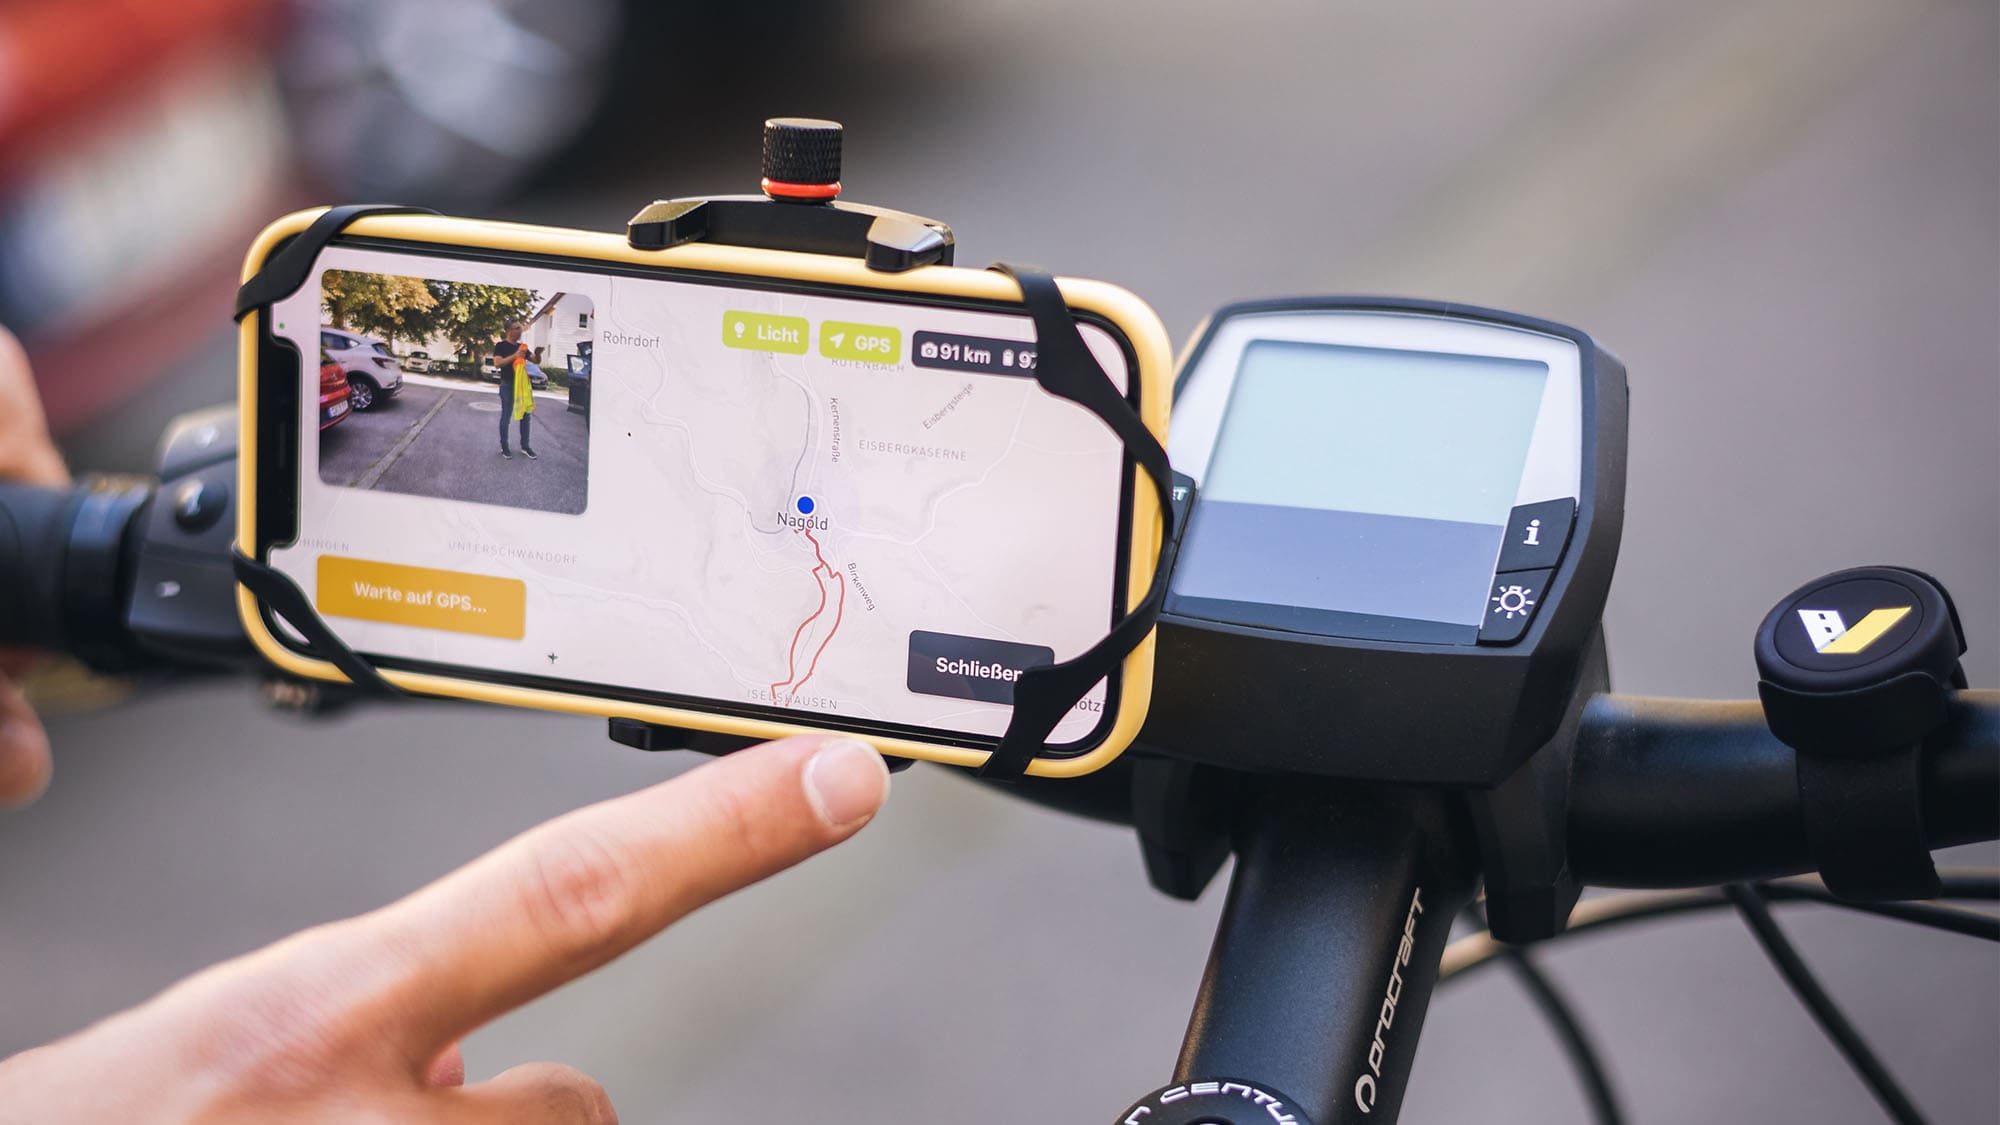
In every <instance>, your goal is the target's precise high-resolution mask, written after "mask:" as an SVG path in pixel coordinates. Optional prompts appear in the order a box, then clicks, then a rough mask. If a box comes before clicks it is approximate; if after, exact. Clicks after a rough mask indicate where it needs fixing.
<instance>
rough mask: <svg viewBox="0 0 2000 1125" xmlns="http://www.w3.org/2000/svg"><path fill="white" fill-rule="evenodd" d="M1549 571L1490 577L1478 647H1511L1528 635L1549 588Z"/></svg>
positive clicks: (1509, 573)
mask: <svg viewBox="0 0 2000 1125" xmlns="http://www.w3.org/2000/svg"><path fill="white" fill-rule="evenodd" d="M1554 573H1555V571H1554V569H1549V570H1513V571H1508V572H1506V573H1504V574H1499V575H1496V576H1495V577H1494V580H1493V589H1492V592H1491V593H1490V594H1489V595H1488V596H1487V598H1486V620H1485V621H1484V622H1483V623H1482V624H1481V625H1480V626H1479V643H1480V644H1483V645H1505V644H1513V643H1514V642H1515V641H1518V640H1520V639H1521V637H1522V635H1523V634H1525V633H1526V632H1527V631H1528V623H1529V622H1530V621H1532V620H1533V619H1534V616H1535V608H1536V607H1537V606H1539V605H1540V604H1541V601H1542V594H1543V593H1544V592H1546V591H1547V590H1548V588H1549V576H1550V575H1552V574H1554Z"/></svg>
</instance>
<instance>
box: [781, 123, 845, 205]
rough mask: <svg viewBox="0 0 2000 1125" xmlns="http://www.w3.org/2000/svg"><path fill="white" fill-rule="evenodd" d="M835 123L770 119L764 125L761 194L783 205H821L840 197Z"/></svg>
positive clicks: (838, 135)
mask: <svg viewBox="0 0 2000 1125" xmlns="http://www.w3.org/2000/svg"><path fill="white" fill-rule="evenodd" d="M840 138H841V127H840V122H838V121H823V120H821V119H819V118H815V117H773V118H771V119H770V120H768V121H766V122H764V194H765V195H767V196H770V197H771V198H772V199H775V200H778V201H780V202H784V203H824V202H826V201H827V200H830V199H835V198H838V197H839V195H840Z"/></svg>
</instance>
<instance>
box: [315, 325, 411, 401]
mask: <svg viewBox="0 0 2000 1125" xmlns="http://www.w3.org/2000/svg"><path fill="white" fill-rule="evenodd" d="M319 346H320V350H322V351H324V352H325V353H326V354H327V356H328V358H330V359H332V360H333V362H335V363H338V364H339V365H340V370H341V373H342V374H344V375H346V376H347V402H348V405H350V406H352V407H353V408H354V409H356V410H360V411H368V410H372V409H374V408H375V407H376V406H377V405H379V404H380V403H381V402H382V401H383V400H384V399H387V398H390V397H392V396H394V395H395V393H396V392H397V391H399V390H402V389H403V368H402V366H401V364H399V363H398V362H397V361H396V355H395V353H394V352H392V351H390V350H389V345H387V344H385V343H383V342H382V341H380V340H377V339H376V338H375V337H373V336H363V335H361V334H360V333H359V332H350V331H348V330H347V329H345V328H334V327H331V326H328V325H321V326H320V330H319Z"/></svg>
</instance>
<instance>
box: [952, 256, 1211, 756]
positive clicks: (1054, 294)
mask: <svg viewBox="0 0 2000 1125" xmlns="http://www.w3.org/2000/svg"><path fill="white" fill-rule="evenodd" d="M991 268H992V269H994V270H997V271H998V272H1000V273H1004V274H1006V275H1007V276H1008V277H1011V278H1013V279H1014V281H1015V283H1016V284H1018V285H1019V286H1020V287H1021V303H1022V304H1023V305H1025V306H1026V307H1027V310H1028V316H1029V317H1030V318H1032V319H1033V321H1034V323H1035V346H1036V353H1037V354H1036V358H1035V381H1036V382H1038V383H1040V384H1041V386H1042V389H1043V390H1045V391H1047V392H1049V393H1050V394H1052V395H1055V396H1057V397H1058V398H1064V399H1068V400H1069V401H1071V402H1074V403H1076V404H1077V405H1079V406H1081V407H1083V408H1084V409H1086V410H1089V411H1090V412H1091V413H1093V414H1095V415H1097V416H1098V417H1099V418H1101V419H1103V420H1104V424H1105V425H1107V426H1109V427H1111V430H1112V432H1113V433H1115V434H1117V435H1118V438H1119V440H1121V441H1123V442H1124V443H1125V453H1126V456H1127V457H1129V458H1130V459H1131V460H1133V461H1134V462H1137V464H1138V466H1139V467H1140V468H1141V469H1144V470H1145V472H1146V475H1147V476H1148V477H1150V478H1152V482H1153V487H1154V489H1155V490H1156V491H1157V492H1158V493H1159V498H1160V519H1161V520H1162V521H1163V523H1164V526H1163V527H1162V528H1161V534H1160V556H1159V559H1158V563H1157V565H1156V566H1155V567H1154V569H1153V584H1152V586H1151V587H1150V588H1148V589H1147V591H1146V596H1145V598H1144V599H1143V600H1142V601H1140V603H1139V604H1138V605H1137V606H1135V607H1133V609H1132V611H1131V612H1130V613H1127V614H1126V615H1125V616H1124V617H1122V618H1120V619H1119V621H1118V623H1117V624H1116V625H1113V626H1112V627H1111V631H1110V632H1109V633H1106V634H1105V635H1104V638H1103V639H1102V640H1100V641H1098V642H1097V643H1096V644H1094V645H1092V646H1090V648H1088V649H1086V650H1085V651H1084V652H1083V653H1082V654H1081V655H1079V656H1077V657H1075V658H1074V659H1071V660H1066V661H1063V662H1062V663H1060V664H1049V665H1044V666H1042V667H1038V668H1029V669H1027V670H1025V671H1023V672H1022V673H1021V678H1020V679H1019V680H1018V681H1016V682H1015V684H1014V716H1013V718H1012V720H1010V721H1009V722H1008V724H1007V730H1006V733H1004V734H1002V735H1001V736H1000V745H999V746H998V747H997V748H995V749H994V751H993V753H992V754H991V755H990V756H988V757H987V759H986V762H985V764H984V765H982V766H980V767H979V770H978V773H979V776H981V777H988V778H1000V779H1003V780H1004V779H1007V778H1016V777H1020V776H1021V775H1022V774H1024V773H1026V772H1027V770H1028V764H1029V763H1030V762H1032V761H1034V760H1035V755H1036V754H1039V753H1041V751H1042V750H1043V749H1044V748H1045V747H1046V746H1047V744H1048V739H1049V735H1050V734H1051V733H1052V732H1054V730H1055V729H1056V724H1058V723H1060V722H1062V720H1063V717H1064V716H1066V715H1068V714H1069V712H1070V709H1071V708H1073V707H1075V706H1076V705H1077V703H1078V701H1080V700H1081V699H1083V697H1084V696H1085V695H1087V694H1089V692H1090V689H1091V688H1092V687H1094V686H1096V684H1097V682H1098V681H1099V680H1102V679H1103V678H1104V677H1106V676H1108V675H1110V674H1111V672H1112V670H1113V669H1115V668H1117V667H1118V664H1119V662H1120V661H1122V660H1124V659H1125V657H1126V656H1127V655H1128V654H1130V653H1131V651H1132V650H1133V649H1135V648H1137V647H1139V642H1141V641H1143V640H1145V639H1146V635H1147V634H1148V633H1151V632H1152V631H1153V623H1154V622H1155V621H1157V620H1158V619H1159V616H1160V606H1161V604H1162V603H1163V602H1165V601H1166V597H1167V574H1168V572H1169V571H1170V570H1172V569H1173V568H1172V565H1171V564H1172V561H1173V560H1172V557H1171V555H1172V551H1173V542H1174V528H1173V519H1174V505H1173V483H1172V478H1173V474H1172V472H1171V471H1170V470H1169V468H1168V466H1167V451H1166V450H1165V449H1164V448H1162V447H1161V445H1160V441H1159V439H1158V438H1156V437H1154V436H1153V432H1152V431H1151V430H1148V429H1147V428H1146V424H1145V422H1144V421H1142V420H1141V419H1140V418H1139V413H1138V411H1136V410H1134V409H1133V408H1132V404H1131V403H1130V402H1127V401H1126V400H1125V396H1124V395H1121V394H1120V393H1118V388H1117V386H1116V385H1114V384H1113V383H1112V382H1111V377H1110V376H1108V375H1106V374H1105V373H1104V368H1103V367H1101V366H1099V365H1098V362H1097V357H1095V356H1093V355H1091V354H1090V347H1089V346H1088V345H1087V344H1085V343H1084V342H1083V333H1082V332H1080V331H1078V329H1077V326H1076V318H1075V317H1073V316H1071V315H1070V311H1069V305H1068V304H1067V303H1065V302H1064V301H1063V296H1062V290H1061V289H1059V288H1057V286H1056V280H1055V278H1053V277H1051V276H1049V275H1048V274H1047V273H1045V272H1043V271H1041V270H1038V269H1033V268H1030V267H1027V266H1013V265H1005V264H1002V265H995V266H993V267H991ZM1134 377H1135V378H1136V377H1137V376H1136V374H1135V376H1134Z"/></svg>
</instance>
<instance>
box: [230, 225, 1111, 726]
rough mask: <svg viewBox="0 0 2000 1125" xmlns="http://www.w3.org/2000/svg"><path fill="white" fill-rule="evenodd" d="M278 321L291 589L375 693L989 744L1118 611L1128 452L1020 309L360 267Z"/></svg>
mask: <svg viewBox="0 0 2000 1125" xmlns="http://www.w3.org/2000/svg"><path fill="white" fill-rule="evenodd" d="M268 323H269V325H270V331H271V334H272V336H273V337H274V338H275V340H277V341H279V342H281V343H282V344H289V345H290V347H291V348H294V349H296V350H297V352H298V354H299V357H300V362H299V370H298V378H299V380H300V390H301V392H302V393H301V394H300V396H299V416H298V419H297V422H298V430H297V437H298V449H299V461H298V465H299V469H298V474H297V475H298V480H297V486H296V487H297V506H296V517H297V519H296V527H297V537H296V538H295V539H293V540H291V541H290V542H287V543H282V544H275V545H273V546H272V547H271V549H270V552H269V558H270V561H271V563H272V564H273V565H274V566H276V567H277V568H278V569H280V570H282V571H284V572H285V573H286V574H287V575H289V576H290V577H291V578H292V579H293V580H294V581H296V582H297V583H298V584H299V585H300V586H301V587H302V588H303V589H304V590H305V592H306V593H307V594H308V595H309V596H310V597H311V598H312V599H313V601H314V604H315V606H316V607H317V608H318V610H319V612H320V614H321V615H322V617H323V618H324V619H325V620H326V622H327V623H328V624H329V626H331V627H332V628H333V629H334V631H335V633H336V634H337V635H339V636H340V637H341V639H342V640H343V641H344V642H346V643H347V644H348V645H350V646H351V647H353V648H354V649H356V650H357V651H359V652H362V653H364V654H366V655H368V656H370V657H371V658H373V659H375V660H377V661H378V662H380V663H381V664H382V665H383V666H385V667H400V668H408V669H414V670H423V671H444V672H447V673H448V674H454V675H464V676H467V677H470V678H483V679H497V680H500V681H502V682H510V683H518V684H523V685H526V686H533V687H544V688H548V687H553V688H556V689H559V690H568V691H574V692H580V693H584V694H591V695H598V696H605V697H610V698H618V699H631V700H636V701H640V702H660V703H665V704H668V705H673V706H680V707H691V708H692V709H697V710H703V711H711V712H723V713H730V714H746V715H754V716H764V717H771V718H778V719H783V720H791V721H803V722H807V723H810V724H813V725H831V726H839V727H848V728H851V729H857V730H863V731H869V730H875V731H884V732H889V733H897V734H910V735H915V736H918V737H922V738H924V739H927V740H931V741H943V742H951V743H955V744H961V745H969V746H985V745H991V744H992V741H993V739H994V738H996V737H997V736H998V735H999V734H1000V733H1001V732H1002V731H1003V730H1004V729H1005V728H1006V725H1007V722H1008V719H1009V717H1010V713H1011V710H1012V699H1013V686H1014V683H1015V681H1016V679H1017V678H1018V676H1019V674H1020V672H1021V670H1022V669H1024V668H1026V667H1029V666H1032V665H1036V664H1047V663H1051V662H1054V661H1061V660H1065V659H1068V658H1070V657H1073V656H1075V655H1077V654H1078V653H1080V652H1082V651H1083V650H1084V649H1086V648H1088V647H1089V646H1090V645H1091V644H1092V643H1094V642H1095V641H1097V640H1098V639H1099V638H1100V637H1102V636H1103V634H1104V633H1105V631H1106V629H1107V628H1108V627H1109V626H1110V624H1111V623H1112V622H1113V620H1114V607H1116V606H1119V605H1121V604H1123V599H1124V597H1125V573H1126V564H1127V551H1128V542H1129V539H1130V533H1129V520H1130V515H1129V513H1130V505H1131V495H1130V488H1129V477H1130V474H1129V473H1128V472H1127V463H1126V459H1125V454H1124V450H1123V448H1122V446H1121V444H1120V442H1119V440H1118V438H1117V437H1116V435H1115V434H1113V433H1112V432H1111V431H1110V430H1109V429H1108V428H1107V427H1106V426H1105V425H1104V424H1103V423H1102V422H1101V421H1100V420H1099V419H1097V418H1096V417H1095V416H1094V415H1092V414H1091V413H1089V412H1088V411H1087V410H1085V409H1083V408H1082V407H1079V406H1077V405H1075V404H1073V403H1070V402H1067V401H1065V400H1063V399H1060V398H1057V397H1055V396H1052V395H1050V394H1048V393H1047V392H1045V391H1043V390H1042V389H1041V387H1040V386H1039V384H1037V383H1036V381H1035V379H1034V364H1035V360H1036V352H1035V346H1034V344H1033V343H1032V340H1033V338H1034V329H1033V325H1032V323H1031V322H1030V321H1029V319H1028V318H1027V317H1026V316H1025V315H1023V314H1021V313H1020V311H1019V310H1018V308H1016V309H1015V310H1013V311H1005V309H1004V306H985V305H981V304H979V303H976V302H969V301H964V300H959V299H947V298H941V297H936V296H926V295H911V296H908V297H900V296H889V297H885V296H884V295H882V294H880V293H864V292H863V291H860V290H843V289H838V288H832V287H828V286H817V287H808V286H804V285H801V284H797V283H789V282H778V281H772V280H767V279H761V278H720V277H715V276H713V275H702V276H694V275H686V274H682V275H672V274H665V273H662V272H659V271H653V272H645V271H641V270H639V269H636V268H633V269H630V270H629V271H628V270H627V267H623V266H617V265H611V264H605V265H602V266H599V265H595V264H592V263H586V262H582V261H580V260H579V261H571V260H567V259H564V260H550V259H536V260H527V261H524V260H520V259H519V258H506V257H500V256H497V255H489V256H485V257H475V256H470V255H468V256H464V257H458V256H450V255H441V254H439V253H437V252H436V251H435V250H433V249H426V250H424V251H423V252H416V251H412V250H405V249H400V248H390V247H384V246H381V245H368V244H365V243H362V242H358V241H357V242H347V243H342V242H336V243H334V244H333V245H331V246H329V247H328V248H327V249H326V250H325V251H323V252H322V254H321V255H320V258H319V261H318V263H317V266H316V268H315V271H314V274H313V277H312V280H311V281H309V282H308V284H307V285H305V286H304V287H302V288H301V289H300V290H299V291H298V292H297V293H295V294H293V295H292V296H291V297H289V298H287V299H285V300H282V301H280V302H278V303H276V304H275V305H274V306H273V307H272V309H271V314H270V316H269V318H268ZM1083 336H1084V340H1085V342H1086V343H1087V344H1088V346H1089V347H1090V349H1091V351H1092V353H1093V354H1094V355H1095V357H1096V359H1097V361H1098V363H1099V364H1100V365H1101V366H1102V367H1103V368H1104V371H1105V372H1106V374H1107V375H1109V376H1110V378H1111V379H1112V381H1113V382H1114V383H1115V384H1116V385H1117V386H1118V387H1119V389H1120V390H1121V391H1123V392H1127V393H1129V389H1130V367H1131V364H1132V359H1131V355H1130V346H1129V344H1128V343H1127V342H1126V341H1125V340H1124V338H1123V336H1122V335H1120V334H1118V333H1117V332H1116V331H1115V329H1113V328H1111V327H1110V326H1108V325H1107V324H1101V323H1095V322H1089V321H1086V322H1085V323H1084V325H1083ZM264 377H265V378H267V379H268V378H269V377H270V376H269V373H268V372H266V373H265V375H264ZM281 632H287V630H282V627H281ZM294 639H296V638H294ZM1116 691H1117V683H1116V677H1115V675H1114V677H1112V678H1111V679H1108V680H1106V681H1105V682H1101V683H1099V684H1098V685H1097V686H1096V688H1095V689H1093V691H1092V692H1091V693H1090V695H1089V696H1088V697H1087V698H1085V699H1084V700H1083V701H1082V702H1080V703H1079V704H1078V705H1077V706H1076V708H1074V709H1073V710H1072V712H1071V713H1070V714H1069V716H1068V717H1067V718H1066V719H1065V720H1064V722H1063V723H1062V724H1061V725H1060V726H1058V727H1057V729H1056V731H1055V733H1054V735H1053V736H1052V738H1051V739H1050V745H1051V747H1052V748H1058V749H1063V750H1068V751H1072V752H1081V751H1084V750H1087V749H1088V748H1090V747H1091V746H1093V745H1095V744H1096V743H1097V742H1098V741H1101V739H1102V737H1103V735H1104V733H1105V731H1106V730H1107V728H1108V724H1109V720H1110V718H1111V716H1113V715H1114V714H1115V712H1116V694H1115V693H1116Z"/></svg>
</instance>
